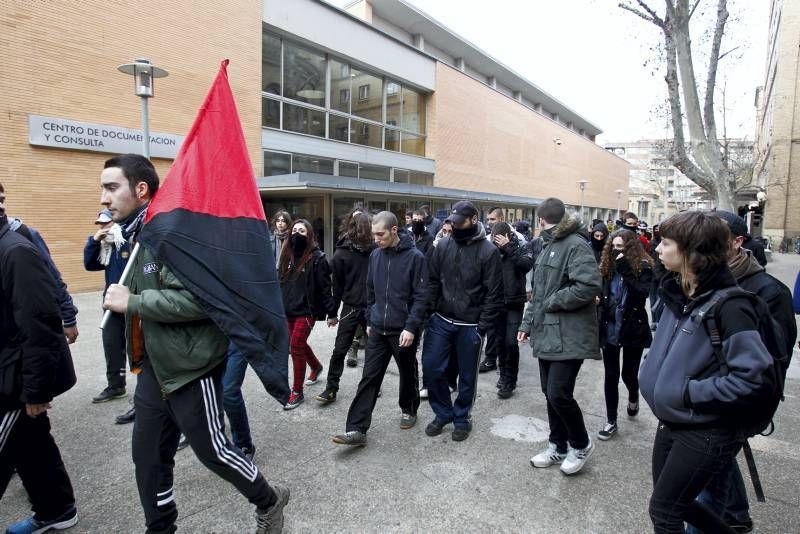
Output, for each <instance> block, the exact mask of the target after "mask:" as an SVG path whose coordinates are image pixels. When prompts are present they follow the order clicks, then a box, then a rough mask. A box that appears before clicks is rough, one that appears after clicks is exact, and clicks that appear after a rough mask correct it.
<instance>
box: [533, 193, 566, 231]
mask: <svg viewBox="0 0 800 534" xmlns="http://www.w3.org/2000/svg"><path fill="white" fill-rule="evenodd" d="M566 213H567V209H566V208H565V207H564V203H563V202H562V201H561V199H559V198H555V197H550V198H546V199H544V200H543V201H542V203H541V204H539V207H538V208H536V215H537V216H538V217H539V227H540V228H541V229H542V230H547V229H548V228H552V227H553V226H555V225H557V224H558V223H560V222H561V219H563V218H564V215H565V214H566Z"/></svg>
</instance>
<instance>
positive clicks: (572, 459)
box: [561, 438, 594, 475]
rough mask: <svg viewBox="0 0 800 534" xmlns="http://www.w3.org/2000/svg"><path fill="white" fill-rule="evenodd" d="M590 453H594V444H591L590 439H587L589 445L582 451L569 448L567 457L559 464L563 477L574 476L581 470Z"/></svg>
mask: <svg viewBox="0 0 800 534" xmlns="http://www.w3.org/2000/svg"><path fill="white" fill-rule="evenodd" d="M592 452H594V443H592V439H591V438H589V444H588V445H587V446H586V447H585V448H583V449H573V448H572V447H570V448H569V452H568V453H567V457H566V458H565V459H564V461H563V462H562V463H561V472H562V473H564V474H565V475H574V474H575V473H577V472H578V471H580V470H581V469H583V466H584V465H585V464H586V460H588V459H589V456H591V455H592Z"/></svg>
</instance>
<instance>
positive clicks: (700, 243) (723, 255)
mask: <svg viewBox="0 0 800 534" xmlns="http://www.w3.org/2000/svg"><path fill="white" fill-rule="evenodd" d="M660 230H661V243H659V245H658V247H656V251H657V252H658V255H659V259H660V260H661V263H663V264H664V267H665V268H666V269H667V270H669V271H672V272H676V273H678V274H679V275H680V283H681V287H682V288H683V291H684V293H685V294H687V295H689V294H691V291H692V290H693V285H695V284H696V282H697V279H698V278H699V277H700V276H702V275H703V274H704V273H707V272H710V271H712V270H715V269H717V268H719V267H720V266H721V265H723V264H725V263H726V262H727V261H728V251H729V250H730V244H729V242H730V235H731V233H730V231H729V230H728V225H727V224H725V221H723V220H722V219H720V218H719V217H718V216H717V215H715V214H713V213H704V212H701V211H684V212H682V213H678V214H676V215H673V216H672V217H670V218H669V219H667V220H666V221H664V222H662V223H661V227H660Z"/></svg>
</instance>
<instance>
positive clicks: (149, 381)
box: [132, 362, 276, 534]
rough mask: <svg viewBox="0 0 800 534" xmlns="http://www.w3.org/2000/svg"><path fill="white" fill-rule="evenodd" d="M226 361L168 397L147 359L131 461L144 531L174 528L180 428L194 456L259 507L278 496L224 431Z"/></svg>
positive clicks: (137, 399) (138, 396)
mask: <svg viewBox="0 0 800 534" xmlns="http://www.w3.org/2000/svg"><path fill="white" fill-rule="evenodd" d="M224 371H225V362H223V363H222V364H220V365H219V366H217V368H216V369H214V370H213V371H211V372H210V373H208V374H207V375H206V376H204V377H201V378H198V379H196V380H194V381H192V382H190V383H189V384H187V385H186V386H184V387H182V388H181V389H179V390H178V391H176V392H174V393H170V394H169V395H168V396H167V397H166V398H164V397H163V396H162V393H161V387H160V386H159V384H158V382H157V381H156V377H155V374H154V373H153V369H152V367H151V366H150V365H149V364H148V363H147V362H145V365H144V367H143V368H142V372H141V373H140V374H139V378H138V380H137V383H136V394H135V395H134V406H135V407H136V419H135V420H134V425H133V445H132V449H133V462H134V464H135V465H136V486H137V487H138V489H139V500H140V501H141V503H142V508H143V509H144V517H145V523H146V525H147V532H148V533H153V534H155V533H160V532H174V531H175V520H176V519H177V518H178V509H177V507H176V505H175V492H174V489H173V485H172V484H173V476H172V470H173V467H174V466H175V460H174V458H175V451H176V450H177V447H178V438H179V437H180V434H181V432H183V434H184V435H185V436H186V438H187V439H188V441H189V445H190V446H191V447H192V450H193V451H194V453H195V455H196V456H197V459H198V460H200V462H201V463H202V464H203V465H204V466H206V467H207V468H208V469H210V470H211V471H213V472H214V473H216V474H217V475H218V476H219V477H220V478H222V479H224V480H227V481H228V482H230V483H231V484H233V485H234V486H235V487H236V489H237V490H239V493H241V494H242V495H244V496H245V497H247V500H249V501H250V502H251V503H253V504H255V505H256V506H257V507H259V508H262V509H263V508H269V507H270V506H272V505H273V504H274V503H275V501H276V495H275V492H274V491H273V489H272V488H271V487H270V486H269V484H268V483H267V481H266V480H264V477H263V476H262V475H261V473H260V472H259V471H258V468H257V467H256V466H255V464H253V462H251V461H250V460H248V459H247V458H246V457H245V456H244V454H242V452H241V451H240V450H239V449H238V448H236V447H235V446H234V445H233V444H231V442H230V440H228V438H227V436H226V435H225V427H224V419H223V412H222V374H223V372H224Z"/></svg>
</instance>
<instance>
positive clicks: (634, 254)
mask: <svg viewBox="0 0 800 534" xmlns="http://www.w3.org/2000/svg"><path fill="white" fill-rule="evenodd" d="M620 254H622V255H623V257H624V258H625V260H626V261H627V262H628V264H629V265H630V266H631V268H632V269H633V272H634V273H636V274H637V275H638V274H639V273H640V272H641V270H642V264H644V263H647V264H649V263H650V257H649V256H648V255H647V254H645V252H644V247H642V243H641V241H639V238H638V237H637V236H636V234H634V233H633V232H631V231H630V230H625V229H623V230H617V231H615V232H614V233H612V234H611V235H610V236H609V238H608V242H607V243H606V245H605V247H604V248H603V255H602V257H601V258H600V274H602V275H603V277H604V278H607V279H610V278H611V277H612V276H614V269H615V265H616V259H617V256H619V255H620Z"/></svg>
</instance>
